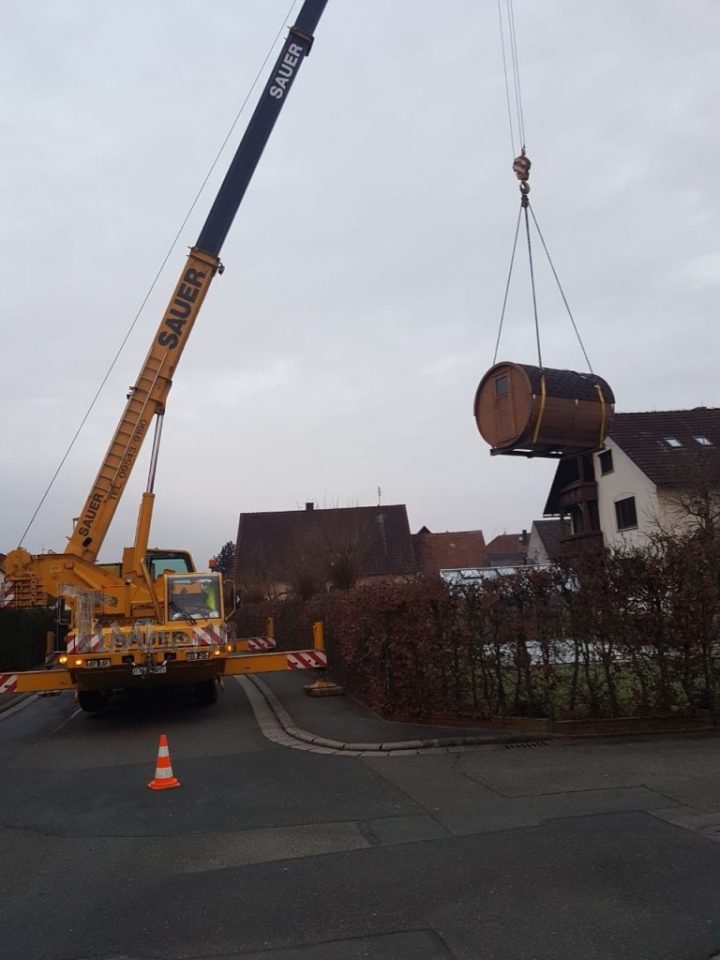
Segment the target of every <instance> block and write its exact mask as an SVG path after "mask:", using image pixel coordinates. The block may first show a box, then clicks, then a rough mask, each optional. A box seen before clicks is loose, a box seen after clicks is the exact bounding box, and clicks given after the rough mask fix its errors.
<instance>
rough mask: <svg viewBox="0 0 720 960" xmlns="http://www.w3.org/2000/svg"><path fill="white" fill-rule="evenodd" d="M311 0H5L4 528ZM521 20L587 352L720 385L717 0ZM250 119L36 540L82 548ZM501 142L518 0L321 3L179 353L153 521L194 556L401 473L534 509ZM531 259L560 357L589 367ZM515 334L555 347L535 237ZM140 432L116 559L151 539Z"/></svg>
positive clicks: (536, 475)
mask: <svg viewBox="0 0 720 960" xmlns="http://www.w3.org/2000/svg"><path fill="white" fill-rule="evenodd" d="M288 6H289V0H207V2H206V3H204V4H203V5H202V8H201V9H199V8H198V6H197V4H196V3H190V2H189V0H152V2H148V0H142V2H140V0H125V2H123V3H122V4H109V3H102V4H100V3H97V2H95V0H92V2H91V0H37V2H35V3H32V4H18V3H12V4H11V3H8V2H6V3H5V4H3V40H2V46H3V54H2V57H0V84H1V86H2V91H1V92H2V98H1V100H2V108H1V110H0V116H1V119H0V124H1V126H0V140H1V143H0V148H1V149H0V164H2V176H0V196H1V198H2V200H1V206H2V215H1V216H0V232H1V234H0V235H1V236H2V253H3V264H4V267H3V274H4V277H3V301H2V324H3V327H2V330H3V338H2V352H1V353H0V396H1V399H2V411H3V415H2V423H3V432H2V435H3V442H2V444H1V445H0V504H1V505H2V507H1V515H0V551H2V552H7V551H8V550H9V549H11V548H12V547H14V546H16V545H17V542H18V539H19V537H20V535H21V533H22V531H23V529H24V528H25V525H26V523H27V521H28V520H29V518H30V516H31V515H32V512H33V510H34V509H35V507H36V505H37V503H38V501H39V499H40V497H41V496H42V493H43V491H44V489H45V487H46V485H47V483H48V481H49V479H50V476H51V475H52V473H53V471H54V470H55V467H56V466H57V464H58V462H59V460H60V459H61V457H62V456H63V454H64V452H65V449H66V447H67V445H68V443H69V441H70V439H71V437H72V435H73V434H74V432H75V430H76V428H77V426H78V423H79V422H80V420H81V418H82V416H83V414H84V412H85V410H86V408H87V406H88V404H89V402H90V400H91V398H92V396H93V394H94V392H95V390H96V389H97V386H98V384H99V383H100V381H101V379H102V378H103V376H104V375H105V372H106V370H107V368H108V366H109V364H110V362H111V360H112V358H113V356H114V354H115V352H116V350H117V348H118V346H119V344H120V342H121V340H122V338H123V336H124V335H125V332H126V331H127V329H128V326H129V324H130V322H131V321H132V318H133V316H134V315H135V313H136V311H137V308H138V306H139V304H140V302H141V300H142V299H143V297H144V295H145V293H146V292H147V289H148V287H149V284H150V282H151V280H152V277H153V275H154V274H155V272H156V270H157V268H158V266H159V265H160V263H161V261H162V259H163V257H164V255H165V253H166V251H167V249H168V246H169V244H170V242H171V240H172V237H173V236H174V234H175V232H176V230H177V228H178V226H179V224H180V223H181V222H182V219H183V217H184V216H185V213H186V211H187V209H188V207H189V205H190V203H191V201H192V198H193V197H194V195H195V193H196V191H197V189H198V187H199V185H200V183H201V182H202V180H203V178H204V176H205V174H206V173H207V170H208V169H209V166H210V164H211V162H212V159H213V157H214V155H215V153H216V151H217V149H218V147H219V145H220V144H221V143H222V141H223V138H224V137H225V135H226V133H227V130H228V129H229V127H230V124H231V123H232V120H233V117H234V116H235V114H236V112H237V110H238V109H239V106H240V104H241V102H242V100H243V99H244V97H245V96H246V94H247V92H248V90H249V88H250V85H251V83H252V80H253V78H254V77H255V75H256V73H257V71H258V69H259V67H260V64H261V63H262V60H263V58H264V57H265V55H266V53H267V51H268V49H269V46H270V44H271V42H272V39H273V37H274V36H275V34H276V32H277V30H278V28H279V26H280V24H281V23H282V22H283V19H284V17H285V15H286V13H287V10H288ZM297 9H299V4H298V5H297V6H296V10H297ZM515 18H516V27H517V32H518V47H519V56H520V70H521V80H522V90H523V99H524V113H525V131H526V139H527V149H528V153H529V155H530V157H531V159H532V160H533V170H532V184H533V189H532V195H531V199H532V202H533V207H534V210H535V212H536V215H537V217H538V220H539V222H540V225H541V227H542V229H543V233H544V235H545V238H546V240H547V242H548V245H549V247H550V251H551V253H552V255H553V259H554V261H555V265H556V267H557V269H558V272H559V274H560V278H561V280H562V282H563V285H564V287H565V291H566V294H567V296H568V299H569V301H570V304H571V306H572V308H573V311H574V314H575V316H576V319H577V322H578V324H579V326H580V329H581V332H582V333H583V336H584V339H585V342H586V346H587V349H588V352H589V354H590V359H591V361H592V363H593V366H594V368H595V370H596V372H597V373H600V374H601V375H602V376H604V377H605V378H606V379H607V380H608V381H609V383H610V384H611V385H612V387H613V389H614V391H615V395H616V398H617V409H618V410H622V411H629V410H653V409H669V408H683V407H692V406H697V405H701V404H705V405H711V406H715V405H719V404H720V396H719V394H720V386H719V384H718V373H717V368H718V363H719V359H718V354H719V351H718V346H719V345H720V330H719V328H718V323H717V313H718V309H717V299H718V286H719V284H720V230H719V229H718V226H719V225H718V199H717V198H718V155H719V153H720V151H719V149H718V106H717V104H718V89H720V57H719V56H718V50H720V5H719V4H718V3H717V0H683V2H681V0H630V2H629V0H585V2H583V3H578V2H577V0H543V2H542V3H540V2H537V0H515ZM293 19H294V18H293ZM261 86H262V84H261V85H260V86H259V87H258V90H257V92H258V93H259V90H260V89H261ZM253 102H254V101H253ZM249 116H250V112H249V111H248V112H247V113H246V114H245V115H244V117H243V119H241V122H240V124H239V125H238V127H237V129H236V132H235V134H234V135H233V137H232V139H231V143H230V145H229V146H228V148H227V150H226V152H225V154H224V155H223V157H222V159H221V162H220V164H219V166H218V168H217V169H216V171H215V174H214V175H213V177H212V178H211V180H210V183H209V186H208V189H207V191H206V193H205V194H204V195H203V197H202V198H201V200H200V202H199V204H198V207H197V208H196V211H195V213H194V214H193V216H192V217H191V218H190V221H189V223H188V225H187V227H186V228H185V229H184V231H183V233H182V237H181V240H180V243H179V244H178V246H177V248H176V249H175V251H174V253H173V254H172V256H171V257H170V260H169V264H168V267H167V268H166V270H165V271H164V273H163V275H162V277H161V279H160V282H159V284H158V286H157V288H156V291H155V293H154V294H153V296H152V297H151V298H150V301H149V303H148V306H147V308H146V309H145V310H144V312H143V314H142V315H141V318H140V320H139V321H138V323H137V325H136V327H135V330H134V332H133V334H132V336H131V337H130V340H129V342H128V345H127V347H126V349H125V350H124V352H123V353H122V355H121V359H120V361H119V362H118V364H117V367H116V368H115V370H114V372H113V373H112V375H111V376H110V379H109V381H108V384H107V386H106V388H105V390H104V391H103V393H102V395H101V397H100V400H99V402H98V404H97V406H96V408H95V410H94V412H93V414H92V415H91V417H90V419H89V421H88V424H87V427H86V428H85V430H84V431H83V433H82V434H81V436H80V438H79V440H78V442H77V444H76V446H75V448H74V450H73V452H72V454H71V455H70V457H69V458H68V461H67V463H66V465H65V468H64V470H63V472H62V474H61V476H60V479H59V480H58V482H57V483H56V485H55V487H54V489H53V491H52V493H51V494H50V496H49V497H48V499H47V501H46V503H45V505H44V507H43V508H42V510H41V512H40V514H39V516H38V518H37V520H36V521H35V524H34V526H33V528H32V530H31V531H30V533H29V535H28V536H27V538H26V541H25V546H27V547H28V549H30V550H32V551H39V550H41V549H43V550H44V549H54V550H62V549H63V548H64V545H65V538H66V537H67V536H68V535H69V534H70V532H71V529H72V518H73V516H75V515H77V513H78V512H79V510H80V508H81V506H82V504H83V502H84V500H85V497H86V495H87V494H88V492H89V490H90V487H91V484H92V481H93V480H94V477H95V474H96V472H97V469H98V467H99V465H100V461H101V458H102V456H103V454H104V452H105V449H106V447H107V444H108V442H109V440H110V438H111V436H112V433H113V431H114V428H115V425H116V423H117V420H118V418H119V416H120V414H121V412H122V409H123V407H124V404H125V394H126V391H127V387H128V385H129V384H131V383H133V382H134V380H135V378H136V376H137V372H138V370H139V368H140V365H141V363H142V361H143V359H144V357H145V353H146V351H147V349H148V346H149V344H150V341H151V339H152V337H153V335H154V332H155V328H156V326H157V324H158V322H159V319H160V316H161V314H162V311H163V309H164V306H165V303H166V301H167V299H168V297H169V295H170V293H171V291H172V288H173V286H174V283H175V280H176V278H177V276H178V274H179V272H180V270H181V269H182V266H183V262H184V257H185V253H186V249H187V248H188V247H189V246H192V244H193V243H194V242H195V240H196V239H197V235H198V233H199V230H200V227H201V226H202V223H203V220H204V218H205V215H206V214H207V212H208V210H209V208H210V206H211V203H212V200H213V197H214V192H215V190H216V189H217V187H218V186H219V183H220V181H221V179H222V176H223V175H224V171H225V169H226V167H227V164H228V163H229V161H230V159H231V156H232V152H233V151H234V148H235V146H236V145H237V143H238V142H239V139H240V137H241V134H242V132H243V130H244V126H245V124H246V122H247V119H248V118H249ZM511 161H512V150H511V143H510V134H509V127H508V118H507V108H506V103H505V91H504V80H503V68H502V55H501V47H500V39H499V27H498V12H497V5H496V0H447V2H445V3H441V4H439V3H438V2H437V0H329V3H328V6H327V9H326V11H325V14H324V15H323V18H322V20H321V21H320V24H319V26H318V29H317V32H316V42H315V46H314V48H313V51H312V55H311V57H310V58H309V59H308V60H307V62H306V63H305V64H304V66H303V68H302V70H301V72H300V75H299V77H298V79H297V82H296V84H295V86H294V88H293V91H292V94H291V96H290V97H289V98H288V102H287V104H286V106H285V108H284V111H283V113H282V115H281V116H280V119H279V121H278V124H277V126H276V128H275V131H274V133H273V135H272V137H271V140H270V142H269V144H268V147H267V149H266V151H265V154H264V156H263V158H262V160H261V162H260V165H259V167H258V170H257V172H256V174H255V177H254V180H253V182H252V184H251V186H250V188H249V190H248V193H247V195H246V198H245V201H244V203H243V205H242V207H241V209H240V211H239V213H238V215H237V218H236V220H235V224H234V226H233V228H232V230H231V232H230V235H229V237H228V240H227V241H226V243H225V246H224V249H223V254H222V258H223V261H224V263H225V265H226V271H225V273H224V275H223V276H221V277H218V278H217V279H216V280H215V283H214V285H213V288H212V289H211V291H210V294H209V296H208V299H207V301H206V303H205V306H204V308H203V311H202V313H201V315H200V318H199V320H198V323H197V325H196V327H195V330H194V331H193V334H192V337H191V340H190V342H189V344H188V347H187V350H186V352H185V354H184V356H183V359H182V362H181V364H180V366H179V368H178V371H177V373H176V376H175V384H174V387H173V390H172V392H171V395H170V398H169V402H168V407H167V416H166V418H165V431H164V438H163V447H162V450H161V455H160V466H159V470H158V477H157V482H156V494H157V502H156V510H155V521H154V527H153V535H152V537H151V541H152V542H153V543H154V544H157V545H162V546H174V547H188V548H189V549H191V550H192V551H193V553H194V554H195V558H196V561H198V563H199V564H200V565H205V564H206V562H207V559H208V557H209V556H210V555H211V554H213V553H216V552H217V551H218V550H219V548H220V547H221V545H222V544H223V543H224V542H225V541H226V540H230V539H233V540H234V538H235V535H236V530H237V521H238V516H239V514H240V513H241V512H243V511H258V510H292V509H296V508H298V507H301V506H302V505H303V504H304V503H305V501H307V500H314V501H315V503H316V504H317V505H318V506H349V505H370V504H375V503H377V497H378V495H377V488H378V487H381V488H382V500H383V502H384V503H405V504H407V508H408V514H409V518H410V525H411V529H412V530H413V531H415V530H417V529H419V528H420V527H421V526H423V525H426V526H428V527H429V528H430V529H431V530H432V531H435V532H438V531H445V530H469V529H478V528H479V529H482V530H483V532H484V534H485V537H486V539H487V540H489V539H491V538H492V537H493V536H495V535H496V534H498V533H503V532H506V531H507V532H514V531H517V530H520V529H522V528H529V527H530V525H531V523H532V521H533V520H534V519H538V518H539V517H541V515H542V509H543V506H544V503H545V499H546V496H547V492H548V486H549V483H550V479H551V477H552V473H553V470H554V464H553V463H551V462H547V461H536V460H532V461H527V460H524V459H517V458H504V459H503V458H497V457H496V458H491V457H490V455H489V452H488V447H487V446H486V444H485V443H484V441H483V440H482V438H481V437H480V435H479V434H478V432H477V428H476V426H475V421H474V418H473V415H472V407H473V398H474V394H475V389H476V387H477V384H478V382H479V380H480V378H481V377H482V375H483V374H484V372H485V371H486V370H487V369H488V367H489V366H490V365H491V362H492V356H493V350H494V342H495V337H496V334H497V326H498V320H499V315H500V307H501V303H502V296H503V291H504V285H505V279H506V275H507V270H508V264H509V258H510V250H511V243H512V235H513V231H514V226H515V219H516V216H517V207H518V200H519V194H518V189H517V183H516V181H515V179H514V177H513V174H512V171H511V169H510V166H511ZM536 268H537V272H538V275H539V305H540V318H541V329H542V336H543V354H544V360H545V364H546V365H547V366H555V367H569V368H571V369H578V370H582V369H584V365H583V358H582V354H581V353H580V350H579V347H578V345H577V342H576V341H575V339H574V336H573V334H572V330H571V327H570V324H569V321H568V319H567V315H566V314H565V312H564V310H563V308H562V304H561V301H560V300H559V298H558V296H557V293H556V292H555V290H554V288H553V284H552V279H551V276H550V273H549V270H548V268H547V266H546V264H544V263H542V262H541V261H538V262H537V264H536ZM506 330H507V332H506V334H505V337H504V340H503V345H502V348H501V350H500V357H501V359H510V360H515V361H520V362H530V363H532V362H534V361H535V358H536V352H535V342H534V331H533V325H532V312H531V303H530V294H529V286H528V281H527V266H526V260H525V259H523V258H520V260H519V265H518V268H517V270H516V276H515V279H514V284H513V288H512V293H511V298H510V305H509V311H508V317H507V321H506ZM149 445H150V444H149V442H148V444H147V448H146V449H145V450H144V453H143V456H142V457H141V458H140V460H139V462H138V464H137V467H136V469H135V473H134V474H133V477H132V480H131V482H130V484H129V485H128V488H127V491H126V493H125V497H124V499H123V502H122V504H121V507H120V509H119V510H118V513H117V515H116V519H115V522H114V524H113V527H112V529H111V532H110V535H109V536H108V538H107V541H106V548H105V550H104V551H103V554H102V556H103V558H105V559H114V558H115V557H116V556H118V555H119V552H120V547H121V545H122V544H123V543H125V542H130V541H131V540H132V536H133V534H134V526H135V514H136V511H137V506H138V502H139V496H140V493H141V491H142V490H143V489H144V485H145V479H146V474H147V461H148V453H149Z"/></svg>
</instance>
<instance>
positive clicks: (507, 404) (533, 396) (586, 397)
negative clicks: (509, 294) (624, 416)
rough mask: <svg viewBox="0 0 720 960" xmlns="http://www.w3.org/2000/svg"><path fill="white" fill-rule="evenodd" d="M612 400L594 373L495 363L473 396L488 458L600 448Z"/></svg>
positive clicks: (548, 454) (610, 411) (546, 455)
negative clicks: (489, 453)
mask: <svg viewBox="0 0 720 960" xmlns="http://www.w3.org/2000/svg"><path fill="white" fill-rule="evenodd" d="M614 410H615V396H614V395H613V392H612V390H611V389H610V386H609V385H608V383H607V382H606V381H605V380H603V378H602V377H598V376H596V375H595V374H593V373H575V371H573V370H549V369H547V368H545V369H543V368H541V367H532V366H529V365H528V364H525V363H508V362H505V363H497V364H495V366H493V367H491V368H490V370H488V372H487V373H486V374H485V376H484V377H483V378H482V380H481V381H480V386H479V387H478V388H477V393H476V394H475V420H476V421H477V425H478V430H479V431H480V433H481V434H482V436H483V439H484V440H486V441H487V442H488V443H489V444H490V446H491V447H492V449H491V451H490V452H491V453H492V454H512V455H515V456H525V457H564V456H568V455H572V454H575V453H580V452H581V451H583V450H597V449H598V447H601V446H602V444H603V442H604V440H605V437H606V436H607V433H608V431H609V429H610V425H611V423H612V418H613V413H614Z"/></svg>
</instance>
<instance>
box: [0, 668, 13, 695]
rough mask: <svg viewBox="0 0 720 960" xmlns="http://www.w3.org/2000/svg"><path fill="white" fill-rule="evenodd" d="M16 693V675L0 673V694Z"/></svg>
mask: <svg viewBox="0 0 720 960" xmlns="http://www.w3.org/2000/svg"><path fill="white" fill-rule="evenodd" d="M16 692H17V674H16V673H0V693H16Z"/></svg>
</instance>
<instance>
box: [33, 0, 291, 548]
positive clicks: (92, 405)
mask: <svg viewBox="0 0 720 960" xmlns="http://www.w3.org/2000/svg"><path fill="white" fill-rule="evenodd" d="M297 2H298V0H292V3H291V4H290V7H289V8H288V11H287V13H286V14H285V19H284V20H283V22H282V24H281V25H280V28H279V29H278V31H277V33H276V34H275V37H274V39H273V41H272V43H271V45H270V47H269V49H268V51H267V53H266V54H265V59H264V60H263V62H262V63H261V64H260V67H259V68H258V71H257V73H256V75H255V79H254V80H253V81H252V83H251V85H250V89H249V90H248V92H247V94H246V95H245V98H244V100H243V101H242V103H241V104H240V108H239V110H238V111H237V113H236V114H235V119H234V120H233V122H232V123H231V125H230V129H229V130H228V132H227V134H226V136H225V139H224V140H223V142H222V143H221V145H220V147H219V149H218V151H217V153H216V154H215V158H214V160H213V161H212V163H211V164H210V168H209V170H208V172H207V173H206V175H205V177H204V179H203V181H202V183H201V184H200V187H199V189H198V191H197V193H196V194H195V197H194V199H193V201H192V203H191V204H190V207H189V208H188V211H187V213H186V214H185V217H184V218H183V221H182V223H181V224H180V226H179V227H178V230H177V232H176V234H175V236H174V238H173V240H172V242H171V244H170V247H169V248H168V251H167V253H166V254H165V256H164V257H163V260H162V262H161V264H160V266H159V267H158V269H157V272H156V273H155V276H154V277H153V279H152V282H151V283H150V286H149V288H148V291H147V293H146V294H145V296H144V297H143V299H142V301H141V302H140V306H139V307H138V310H137V312H136V313H135V316H134V317H133V319H132V322H131V323H130V326H129V327H128V329H127V332H126V333H125V336H124V337H123V339H122V341H121V342H120V346H119V347H118V349H117V351H116V353H115V356H114V357H113V359H112V362H111V363H110V366H109V367H108V369H107V371H106V373H105V376H104V377H103V379H102V380H101V381H100V386H99V387H98V388H97V390H96V391H95V395H94V396H93V398H92V400H91V401H90V405H89V407H88V408H87V410H86V411H85V414H84V415H83V417H82V419H81V421H80V424H79V426H78V428H77V430H76V431H75V433H74V435H73V437H72V440H71V441H70V443H69V444H68V447H67V449H66V450H65V453H64V454H63V456H62V459H61V460H60V463H59V464H58V466H57V468H56V470H55V472H54V473H53V475H52V477H51V479H50V482H49V484H48V485H47V487H46V489H45V492H44V493H43V495H42V497H41V498H40V502H39V503H38V505H37V507H36V508H35V512H34V513H33V515H32V517H31V518H30V521H29V523H28V525H27V526H26V527H25V530H24V531H23V534H22V536H21V537H20V541H19V542H18V547H21V546H22V544H23V540H24V539H25V537H26V536H27V535H28V533H29V531H30V528H31V527H32V525H33V523H34V522H35V520H36V518H37V515H38V513H39V512H40V510H41V508H42V506H43V504H44V503H45V501H46V499H47V498H48V495H49V494H50V491H51V490H52V488H53V486H54V484H55V481H56V480H57V478H58V476H59V474H60V471H61V470H62V468H63V467H64V465H65V462H66V460H67V458H68V457H69V456H70V453H71V452H72V450H73V447H74V446H75V443H76V441H77V439H78V437H79V436H80V433H81V432H82V429H83V427H84V426H85V424H86V423H87V420H88V418H89V416H90V414H91V413H92V411H93V409H94V408H95V404H96V403H97V401H98V399H99V397H100V394H101V393H102V391H103V389H104V387H105V384H106V383H107V381H108V379H109V377H110V374H111V373H112V372H113V370H114V369H115V366H116V364H117V362H118V360H119V359H120V355H121V353H122V352H123V350H124V349H125V345H126V344H127V342H128V340H129V339H130V335H131V334H132V332H133V330H134V329H135V325H136V324H137V322H138V320H139V319H140V316H141V314H142V312H143V310H144V309H145V306H146V304H147V302H148V300H149V299H150V296H151V295H152V292H153V291H154V289H155V287H156V285H157V283H158V280H159V279H160V276H161V274H162V272H163V270H164V269H165V266H166V265H167V262H168V260H169V259H170V257H171V256H172V254H173V252H174V250H175V247H176V246H177V243H178V241H179V239H180V237H181V235H182V232H183V230H184V229H185V227H186V225H187V222H188V220H189V219H190V217H191V216H192V213H193V211H194V210H195V207H196V206H197V203H198V201H199V200H200V197H201V196H202V194H203V192H204V190H205V187H206V186H207V183H208V180H209V179H210V177H211V176H212V174H213V172H214V170H215V167H216V166H217V165H218V162H219V161H220V157H221V155H222V153H223V151H224V150H225V147H226V146H227V144H228V141H229V140H230V137H231V136H232V135H233V131H234V130H235V127H236V126H237V124H238V122H239V120H240V117H241V116H242V114H243V112H244V110H245V108H246V106H247V104H248V101H249V100H250V97H251V96H252V94H253V91H254V90H255V87H256V86H257V85H258V82H259V80H260V77H261V76H262V74H263V72H264V70H265V67H266V65H267V62H268V60H269V59H270V57H271V55H272V52H273V50H274V49H275V46H276V45H277V42H278V40H279V39H280V35H281V34H282V32H283V30H284V29H285V27H286V26H287V23H288V21H289V19H290V17H291V16H292V12H293V9H294V8H295V6H296V4H297Z"/></svg>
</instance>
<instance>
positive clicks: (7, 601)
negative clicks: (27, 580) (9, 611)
mask: <svg viewBox="0 0 720 960" xmlns="http://www.w3.org/2000/svg"><path fill="white" fill-rule="evenodd" d="M14 599H15V583H14V582H13V581H12V580H3V582H2V583H0V607H9V606H10V605H11V604H12V602H13V600H14Z"/></svg>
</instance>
